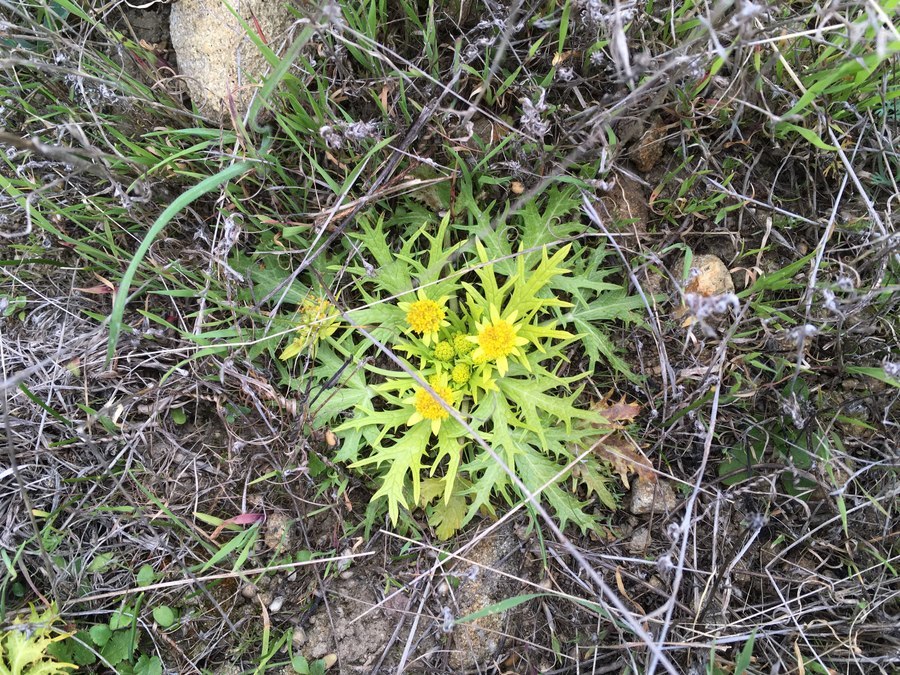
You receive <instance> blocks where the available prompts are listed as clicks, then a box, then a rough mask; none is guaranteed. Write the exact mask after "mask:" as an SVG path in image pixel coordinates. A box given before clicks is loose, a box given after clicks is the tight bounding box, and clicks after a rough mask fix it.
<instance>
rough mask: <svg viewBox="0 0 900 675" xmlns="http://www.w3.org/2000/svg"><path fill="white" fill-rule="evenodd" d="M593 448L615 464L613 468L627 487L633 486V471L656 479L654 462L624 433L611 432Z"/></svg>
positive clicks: (647, 478)
mask: <svg viewBox="0 0 900 675" xmlns="http://www.w3.org/2000/svg"><path fill="white" fill-rule="evenodd" d="M592 449H593V451H594V453H595V454H596V455H597V456H598V457H600V458H601V459H604V460H606V461H607V462H609V463H610V464H612V465H613V470H615V472H616V473H617V474H619V478H621V479H622V484H623V485H624V486H625V487H626V488H630V487H631V485H630V484H629V482H628V475H629V474H632V473H636V474H638V475H639V476H640V477H641V478H643V479H645V480H647V481H651V482H655V481H656V472H655V471H654V470H653V464H652V463H651V462H650V460H649V459H648V458H647V457H646V456H645V455H644V453H643V452H641V451H640V449H639V448H637V447H636V446H635V445H634V444H633V443H632V442H631V441H630V440H629V439H628V438H627V437H626V436H625V435H624V434H620V433H614V434H610V435H609V436H608V437H606V438H603V439H601V440H599V441H597V442H596V443H595V444H594V445H593V447H592Z"/></svg>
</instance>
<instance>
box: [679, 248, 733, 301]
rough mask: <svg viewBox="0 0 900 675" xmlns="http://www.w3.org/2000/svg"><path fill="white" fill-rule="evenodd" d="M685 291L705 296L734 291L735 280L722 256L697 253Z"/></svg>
mask: <svg viewBox="0 0 900 675" xmlns="http://www.w3.org/2000/svg"><path fill="white" fill-rule="evenodd" d="M684 292H685V293H696V294H697V295H702V296H705V297H709V296H712V295H722V294H724V293H734V281H733V280H732V279H731V272H729V271H728V268H727V267H726V266H725V263H723V262H722V260H721V259H720V258H718V257H716V256H714V255H697V256H694V259H693V261H692V262H691V275H690V278H689V279H688V282H687V285H686V286H685V287H684Z"/></svg>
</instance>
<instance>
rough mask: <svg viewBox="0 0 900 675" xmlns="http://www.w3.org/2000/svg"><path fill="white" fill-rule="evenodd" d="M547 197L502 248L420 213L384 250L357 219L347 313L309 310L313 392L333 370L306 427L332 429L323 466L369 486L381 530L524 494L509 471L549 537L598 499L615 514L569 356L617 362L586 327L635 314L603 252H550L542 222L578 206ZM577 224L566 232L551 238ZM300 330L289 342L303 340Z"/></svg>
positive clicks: (560, 248) (582, 522)
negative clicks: (545, 512) (352, 472)
mask: <svg viewBox="0 0 900 675" xmlns="http://www.w3.org/2000/svg"><path fill="white" fill-rule="evenodd" d="M551 197H552V198H551V200H550V201H549V202H548V204H547V206H546V208H545V210H544V212H540V211H537V210H536V209H531V210H529V209H526V210H525V213H524V219H525V222H524V223H523V227H522V230H521V233H522V236H521V237H520V240H519V242H518V244H517V245H516V250H515V251H513V250H512V249H513V245H512V244H510V243H509V241H508V240H504V239H501V238H499V237H488V238H485V239H484V240H483V241H482V240H481V239H479V238H472V239H471V240H470V239H469V237H466V236H465V234H466V232H465V230H464V229H463V228H460V227H458V226H457V227H453V226H452V225H451V222H450V218H449V216H447V217H445V218H443V220H442V221H441V222H440V223H433V221H432V222H428V220H427V218H426V219H425V220H426V222H425V225H422V226H420V227H418V228H417V229H414V230H412V231H411V232H409V233H408V234H407V235H406V236H404V237H403V238H402V239H401V241H402V243H401V244H400V246H399V249H396V250H393V249H391V248H390V246H389V244H388V243H387V242H388V241H389V240H390V238H389V237H388V236H387V233H386V231H385V224H384V221H383V219H381V218H377V219H373V218H371V217H362V218H360V220H359V224H360V230H359V232H358V233H357V235H356V238H357V243H358V246H359V249H358V250H359V252H360V255H359V259H360V260H361V261H362V262H361V263H360V265H359V266H358V267H352V266H351V267H349V268H346V267H345V268H342V269H341V272H342V273H349V274H350V275H352V277H353V278H354V279H355V284H354V295H355V296H356V297H358V299H359V302H358V305H357V307H356V308H355V309H352V310H348V311H345V312H344V313H343V317H341V318H340V320H339V322H338V321H336V320H335V318H334V317H335V314H334V312H333V310H332V309H329V308H327V307H324V306H322V305H317V315H318V316H319V317H320V318H321V320H320V321H318V323H319V324H320V325H322V326H327V327H328V330H327V331H319V332H318V333H317V335H318V336H319V342H318V344H317V347H316V354H317V358H318V359H319V364H320V373H319V377H320V378H321V380H320V381H325V380H326V378H328V382H330V383H333V381H334V376H333V373H335V372H337V371H338V369H339V368H340V369H343V370H342V372H343V373H344V374H345V376H344V377H343V379H342V380H341V387H340V388H339V390H338V391H335V392H332V393H331V395H330V396H329V397H328V399H327V402H325V403H323V404H322V405H321V406H319V408H318V410H317V412H318V420H319V422H320V423H329V420H341V421H340V423H338V424H337V425H336V426H335V428H334V429H333V431H334V433H335V434H336V435H337V436H338V437H339V438H340V439H341V442H342V446H341V448H340V450H339V452H338V453H337V456H336V458H335V459H336V460H338V461H343V462H347V463H348V464H349V465H350V466H351V467H352V468H354V469H358V470H361V471H363V472H365V473H367V474H368V475H370V476H371V477H372V478H373V479H374V480H375V482H376V484H377V490H376V491H375V493H374V495H373V497H372V504H373V505H374V506H375V507H376V508H378V507H379V505H381V506H382V507H383V506H384V505H386V507H387V511H388V514H389V516H390V518H391V521H392V522H394V523H397V522H398V520H399V519H400V518H401V515H402V514H405V513H409V512H412V511H414V510H415V509H417V508H421V509H424V510H425V512H426V513H427V516H428V521H429V523H430V524H431V525H432V526H433V527H434V528H435V531H436V533H437V535H438V536H439V537H441V538H448V537H449V536H451V535H452V534H453V533H454V532H456V531H457V530H458V529H459V528H461V527H462V526H464V525H465V524H466V523H468V522H469V521H470V520H471V519H472V518H473V517H475V515H476V514H478V513H480V512H481V513H487V514H495V513H496V509H497V507H498V505H500V504H504V503H505V504H507V505H512V504H514V503H515V502H517V501H518V500H520V499H521V498H522V497H523V496H524V495H522V494H520V490H519V489H518V488H517V487H516V485H515V483H514V481H513V480H512V479H511V477H510V472H511V473H513V474H514V475H515V476H517V477H518V479H519V480H520V481H521V483H522V484H523V485H524V486H525V488H526V489H527V490H528V491H529V493H531V494H534V495H538V497H539V499H541V500H542V501H543V502H544V503H545V504H547V505H549V506H550V507H551V509H552V510H553V512H554V513H555V516H556V517H557V519H558V520H559V522H560V524H561V525H562V526H565V525H566V524H568V523H573V524H575V525H576V526H578V527H579V528H580V529H582V530H588V529H591V528H594V527H595V526H596V525H597V520H596V518H597V516H596V514H595V513H594V508H593V504H594V503H595V502H596V499H595V498H599V500H600V502H602V504H603V505H605V506H606V507H608V508H615V506H616V502H615V499H614V497H613V495H612V493H611V492H610V490H609V489H608V483H609V481H610V473H609V468H608V467H607V465H606V464H605V462H604V461H603V460H602V459H600V458H599V457H598V456H597V455H596V454H595V453H593V452H591V445H592V444H593V443H594V442H595V441H596V440H597V439H598V438H599V437H600V436H601V435H602V434H603V433H605V432H606V430H608V427H609V425H608V424H607V423H606V420H605V419H604V418H603V417H602V416H601V415H600V414H599V413H598V412H596V411H594V410H591V409H590V408H589V406H588V405H586V401H584V397H582V395H581V394H582V386H583V380H584V379H585V378H586V377H587V376H588V375H589V374H590V370H587V371H584V372H577V373H573V372H571V371H572V369H571V366H570V362H569V357H570V354H578V355H579V357H580V359H581V360H582V361H583V362H587V363H588V364H589V365H590V366H593V365H594V364H595V363H597V362H598V361H599V360H600V359H601V358H602V356H604V355H609V356H610V357H611V358H612V359H614V358H615V357H614V354H613V352H614V350H613V349H612V347H611V344H610V342H609V341H608V340H606V338H605V336H603V335H602V333H601V332H600V331H599V329H598V327H597V326H598V319H602V320H604V321H605V320H609V319H611V318H622V319H625V320H627V321H635V320H637V319H636V316H635V315H634V314H633V313H632V310H633V309H634V308H635V307H636V306H637V305H636V301H635V299H634V298H630V297H628V296H626V295H625V293H624V291H623V290H622V289H621V288H620V287H618V286H616V285H615V284H610V283H608V282H605V281H603V276H604V275H605V274H606V272H605V271H603V270H602V269H601V262H602V255H603V254H602V252H601V251H598V249H596V248H588V247H580V246H576V245H574V244H573V243H571V242H570V243H565V244H559V243H557V242H556V241H555V239H554V238H553V237H552V233H551V232H550V231H549V228H547V226H546V224H547V222H548V220H547V219H548V217H556V218H561V217H562V216H564V215H565V214H566V213H567V210H568V212H571V211H572V210H573V209H574V207H575V206H576V205H577V202H575V201H574V200H572V199H570V198H568V197H567V196H566V195H565V194H562V193H553V195H551ZM486 220H487V215H486V214H480V217H479V218H478V219H477V221H476V223H475V224H476V225H478V224H479V223H483V222H485V221H486ZM393 225H394V226H396V222H395V223H393ZM578 226H579V224H578V223H577V221H565V222H564V223H563V224H561V225H560V226H559V228H558V231H563V232H565V231H566V228H567V227H568V228H570V229H574V228H576V227H578ZM461 234H462V235H463V236H460V235H461ZM454 237H458V239H456V240H454ZM463 246H466V248H465V249H463V248H462V247H463ZM573 272H574V274H573ZM342 297H347V291H346V290H342ZM316 302H319V301H318V300H315V301H313V303H312V304H315V303H316ZM600 302H603V305H602V311H600V312H599V313H598V311H597V310H598V303H600ZM310 306H312V305H310ZM305 311H306V312H307V313H311V310H310V309H309V308H307V310H305ZM338 326H339V327H338ZM572 327H577V329H578V331H579V332H577V333H576V332H573V330H572ZM298 332H299V334H300V335H301V336H302V337H301V338H295V342H294V343H292V344H296V340H298V339H303V340H308V339H309V336H310V335H312V333H311V332H310V330H309V329H308V328H302V327H301V328H300V329H298ZM583 340H591V344H590V345H586V344H582V341H583ZM374 345H379V346H380V348H379V349H376V348H375V347H374ZM286 353H288V354H291V351H290V347H289V350H288V352H286ZM348 364H357V366H356V367H355V369H353V370H351V369H350V368H349V367H348ZM613 365H614V367H616V368H617V369H618V370H620V371H621V372H622V373H623V374H624V375H626V376H631V375H630V373H629V372H628V371H627V368H626V367H624V365H623V364H621V362H618V363H613ZM487 448H490V449H491V450H492V452H489V451H488V450H487ZM495 457H496V458H497V459H499V460H501V461H500V462H498V461H497V459H495Z"/></svg>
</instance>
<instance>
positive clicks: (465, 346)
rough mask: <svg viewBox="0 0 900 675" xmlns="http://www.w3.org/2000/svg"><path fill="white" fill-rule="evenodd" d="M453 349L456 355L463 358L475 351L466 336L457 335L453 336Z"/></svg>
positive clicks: (473, 345)
mask: <svg viewBox="0 0 900 675" xmlns="http://www.w3.org/2000/svg"><path fill="white" fill-rule="evenodd" d="M453 348H454V349H455V350H456V353H457V355H459V356H465V355H466V354H468V353H469V352H471V351H472V350H473V349H475V344H474V343H472V342H470V341H469V338H468V336H466V335H463V334H462V333H459V334H457V335H455V336H453Z"/></svg>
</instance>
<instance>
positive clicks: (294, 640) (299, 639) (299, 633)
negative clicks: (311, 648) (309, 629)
mask: <svg viewBox="0 0 900 675" xmlns="http://www.w3.org/2000/svg"><path fill="white" fill-rule="evenodd" d="M291 644H293V645H294V646H295V647H302V646H303V645H305V644H306V631H305V630H303V628H302V627H301V626H297V627H296V628H295V629H294V634H293V635H292V636H291Z"/></svg>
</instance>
